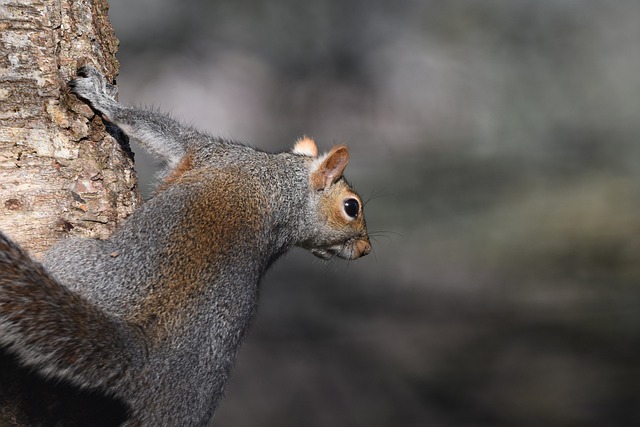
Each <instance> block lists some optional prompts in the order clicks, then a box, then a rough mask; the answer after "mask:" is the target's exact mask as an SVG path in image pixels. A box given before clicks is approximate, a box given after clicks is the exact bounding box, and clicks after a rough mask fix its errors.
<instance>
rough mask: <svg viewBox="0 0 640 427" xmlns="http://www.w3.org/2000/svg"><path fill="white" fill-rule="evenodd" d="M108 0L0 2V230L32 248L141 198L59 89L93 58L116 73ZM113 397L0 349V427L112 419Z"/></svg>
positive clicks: (128, 166) (129, 173) (117, 410)
mask: <svg viewBox="0 0 640 427" xmlns="http://www.w3.org/2000/svg"><path fill="white" fill-rule="evenodd" d="M107 11H108V5H107V2H106V1H105V0H0V229H1V230H2V231H3V232H5V233H6V234H8V235H9V236H10V237H11V238H13V239H14V240H15V241H17V242H19V243H20V244H21V245H22V246H23V247H24V248H26V249H28V250H29V251H30V252H31V253H32V254H34V255H38V254H41V253H42V252H44V251H45V250H46V249H47V248H48V247H50V246H51V245H52V244H53V243H55V241H56V240H58V239H60V238H62V237H64V236H66V235H83V236H90V237H106V236H108V235H109V234H110V233H111V232H112V231H113V230H114V228H115V227H116V226H117V225H118V223H119V222H121V221H122V220H123V219H124V218H125V217H127V216H128V215H129V214H130V213H131V212H132V211H133V209H134V208H135V207H136V206H137V205H138V203H139V201H140V198H139V194H138V190H137V178H136V176H135V174H134V172H133V161H132V156H131V154H130V152H129V151H127V149H123V147H122V144H121V143H122V141H119V142H118V141H116V140H115V139H114V138H113V137H111V136H110V135H109V134H108V132H107V130H106V129H105V127H104V125H103V123H102V121H101V120H100V118H99V117H96V116H95V115H94V113H93V112H92V110H91V109H90V108H89V107H87V106H86V105H85V104H83V103H82V102H80V101H78V100H77V99H76V98H75V96H73V95H71V94H70V93H69V91H68V90H67V88H66V82H67V81H68V80H69V79H70V78H71V77H73V76H74V75H75V72H76V69H77V68H78V67H79V66H81V65H84V64H86V63H91V64H93V65H94V66H96V67H97V68H98V69H100V70H101V71H103V72H104V73H105V74H106V75H107V76H108V77H110V78H113V77H114V76H115V75H116V74H117V72H118V66H119V64H118V61H117V60H116V59H115V52H116V50H117V47H118V41H117V39H116V38H115V35H114V33H113V29H112V27H111V25H110V23H109V19H108V15H107ZM126 410H127V408H126V407H125V406H124V405H123V404H122V403H121V402H118V401H116V400H114V399H109V398H107V397H105V396H102V395H100V394H97V393H93V392H91V391H86V390H78V389H77V388H75V387H73V386H70V385H68V384H61V383H59V382H56V381H46V380H44V379H43V378H42V377H40V376H39V375H37V374H35V373H33V372H30V371H29V370H28V369H24V368H22V367H20V366H19V365H18V364H17V362H16V360H15V358H14V357H13V356H12V355H10V354H7V353H6V352H5V351H3V350H2V349H0V427H4V426H20V427H23V426H45V425H46V426H60V425H64V426H76V425H77V426H86V425H118V424H120V422H122V420H123V419H124V418H125V417H126Z"/></svg>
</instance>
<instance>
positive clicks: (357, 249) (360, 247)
mask: <svg viewBox="0 0 640 427" xmlns="http://www.w3.org/2000/svg"><path fill="white" fill-rule="evenodd" d="M369 252H371V242H369V239H368V238H366V237H365V238H364V239H362V240H358V241H357V242H356V244H355V245H354V248H353V258H354V259H355V258H360V257H362V256H365V255H368V254H369Z"/></svg>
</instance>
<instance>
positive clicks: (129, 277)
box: [0, 66, 371, 426]
mask: <svg viewBox="0 0 640 427" xmlns="http://www.w3.org/2000/svg"><path fill="white" fill-rule="evenodd" d="M68 86H69V88H70V90H71V92H72V93H74V94H75V95H76V96H77V97H78V98H79V99H80V100H82V101H84V102H86V103H87V104H88V105H89V106H90V107H91V108H92V109H93V110H94V111H95V112H96V113H97V114H99V115H100V116H101V117H102V119H103V120H104V121H105V122H108V123H110V124H113V125H116V126H117V127H119V128H120V129H121V130H122V131H123V132H124V133H125V134H126V135H127V136H129V137H132V138H135V139H137V140H139V141H140V142H141V144H142V145H143V146H144V147H145V148H146V149H148V150H149V151H150V152H151V153H153V154H155V155H157V156H160V157H161V158H162V159H163V160H164V162H165V163H166V165H167V171H166V173H165V174H164V178H163V180H162V182H161V184H160V185H159V188H158V190H157V192H156V194H155V195H154V196H153V197H152V198H151V199H150V200H148V201H146V202H145V203H144V204H143V205H142V206H141V207H140V208H139V209H138V210H136V211H135V212H134V213H133V214H132V215H131V216H130V217H129V218H127V220H125V221H124V223H123V224H122V225H121V226H120V228H119V229H117V230H116V231H115V232H114V233H113V234H112V235H111V236H110V237H109V238H108V239H106V240H97V239H82V238H68V239H63V240H62V241H61V242H59V243H58V244H56V245H55V246H54V247H52V248H51V249H50V250H49V251H48V252H46V253H45V255H44V258H43V260H42V263H39V262H36V261H35V260H33V259H31V258H30V257H29V256H28V255H27V254H26V253H25V252H24V251H23V250H22V249H20V247H19V246H18V245H16V244H15V243H13V242H12V241H10V240H9V239H8V238H6V237H5V236H4V235H2V234H1V233H0V349H4V350H5V351H7V352H9V353H10V354H12V355H15V357H16V358H17V360H18V362H19V363H20V364H21V365H22V366H25V367H28V368H29V369H30V370H33V371H35V372H38V373H39V374H41V375H42V376H44V377H46V378H52V379H55V380H58V381H65V382H68V383H71V384H73V385H75V386H78V387H80V388H82V389H89V390H98V391H101V392H103V393H105V394H106V395H108V396H113V397H115V398H117V399H120V400H121V401H123V402H124V403H125V404H126V405H127V407H128V408H129V411H128V414H127V417H128V418H127V420H126V421H124V423H123V424H122V425H124V426H204V425H208V424H209V423H210V422H211V419H212V418H213V415H214V411H215V410H216V407H217V406H218V405H219V403H220V400H221V398H222V396H223V392H224V387H225V383H226V382H227V378H228V376H229V372H230V369H231V367H232V364H233V361H234V358H235V356H236V352H237V349H238V346H239V345H240V343H241V340H242V338H243V336H244V335H245V333H246V331H247V328H248V326H249V325H250V323H251V321H252V319H253V317H254V314H255V311H256V305H257V299H258V292H259V287H260V282H261V279H262V277H263V276H264V274H265V272H266V271H267V269H268V268H269V267H270V266H271V265H272V264H273V263H274V262H275V261H276V260H277V259H278V258H280V257H281V256H282V255H283V254H284V253H285V252H287V251H288V250H289V249H291V248H293V247H302V248H304V249H307V250H309V251H310V252H311V253H312V254H314V255H316V256H318V257H320V258H322V259H330V258H333V257H336V256H337V257H339V258H343V259H347V260H353V259H356V258H359V257H361V256H364V255H367V254H368V253H369V252H370V250H371V244H370V241H369V237H368V234H367V228H366V224H365V219H364V214H363V210H362V207H363V204H362V200H361V199H360V197H359V196H358V195H357V194H356V192H355V191H354V190H353V188H352V187H351V186H350V184H349V183H348V182H347V181H346V180H345V178H344V176H343V172H344V170H345V167H346V166H347V162H348V160H349V152H348V149H347V147H346V146H344V145H339V146H336V147H334V148H332V149H331V150H330V151H329V152H328V153H325V154H322V155H318V149H317V146H316V144H315V142H314V141H313V140H312V139H311V138H308V137H303V138H301V139H299V140H298V141H297V142H296V143H295V144H294V146H293V149H292V150H290V151H286V152H280V153H267V152H264V151H261V150H258V149H255V148H252V147H249V146H247V145H244V144H241V143H238V142H235V141H230V140H226V139H221V138H217V137H213V136H210V135H209V134H207V133H203V132H201V131H198V130H196V129H194V128H193V127H190V126H186V125H183V124H181V123H179V122H178V121H177V120H175V119H173V118H171V117H168V116H166V115H163V114H161V113H159V112H155V111H149V110H145V109H142V108H136V107H129V106H123V105H121V104H119V103H118V102H117V101H116V99H115V94H116V92H117V91H116V88H115V86H113V85H111V84H109V83H108V82H107V81H106V78H105V77H104V76H103V75H102V74H101V73H100V72H98V71H97V70H96V69H95V68H93V67H91V66H84V67H82V68H80V69H79V70H78V73H77V78H75V79H73V80H71V81H70V82H69V84H68ZM0 369H1V368H0Z"/></svg>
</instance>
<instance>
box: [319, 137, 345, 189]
mask: <svg viewBox="0 0 640 427" xmlns="http://www.w3.org/2000/svg"><path fill="white" fill-rule="evenodd" d="M347 163H349V150H348V149H347V147H346V146H344V145H339V146H337V147H333V149H332V150H331V151H330V152H329V153H328V154H325V155H324V156H323V157H321V158H319V159H318V160H317V161H316V163H315V166H314V167H313V169H312V171H311V187H312V188H313V189H314V190H316V191H320V190H324V189H325V188H327V187H328V186H330V185H331V184H333V183H334V182H336V181H337V180H339V179H340V177H342V173H343V172H344V168H346V167H347Z"/></svg>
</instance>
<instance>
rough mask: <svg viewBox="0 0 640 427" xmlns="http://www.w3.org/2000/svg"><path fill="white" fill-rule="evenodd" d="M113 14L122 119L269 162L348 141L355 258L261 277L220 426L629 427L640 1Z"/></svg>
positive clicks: (319, 4)
mask: <svg viewBox="0 0 640 427" xmlns="http://www.w3.org/2000/svg"><path fill="white" fill-rule="evenodd" d="M110 16H111V18H112V21H113V25H114V27H115V28H116V34H117V36H118V37H119V38H120V40H121V47H120V54H119V59H120V61H121V64H122V68H121V75H120V77H119V78H118V83H119V86H120V99H121V100H122V101H123V102H125V103H134V104H145V105H152V106H155V107H158V108H160V109H162V110H165V111H171V112H172V113H173V114H174V115H175V116H177V117H179V118H182V119H184V120H185V121H187V122H189V123H192V124H194V125H196V126H197V127H200V128H203V129H207V130H209V131H211V132H212V133H214V134H218V135H222V136H226V137H232V138H236V139H238V140H241V141H245V142H248V143H250V144H252V145H255V146H258V147H260V148H263V149H269V150H284V149H288V148H289V147H290V146H291V145H292V143H293V142H294V140H295V139H296V138H297V137H299V136H301V135H303V134H307V135H310V136H313V137H314V138H315V139H316V140H317V142H318V144H319V146H320V148H321V150H327V149H329V148H330V147H331V145H332V144H336V143H347V144H348V145H349V147H350V149H351V155H352V159H351V163H350V164H349V167H348V168H347V176H348V178H349V179H350V180H351V181H352V182H353V183H354V185H355V187H356V188H357V189H358V190H359V192H360V193H361V195H362V196H363V198H364V199H367V200H368V203H367V205H366V208H365V209H366V217H367V220H368V225H369V229H370V231H371V234H372V235H373V236H374V237H375V240H374V242H373V245H374V252H373V253H372V254H371V255H370V256H368V257H366V258H364V259H362V260H358V261H356V262H351V263H346V262H342V261H336V262H334V263H330V264H324V263H322V262H320V261H318V260H316V259H315V258H314V257H313V256H312V255H310V254H308V253H305V252H303V251H294V253H293V254H291V255H290V256H288V257H287V258H286V259H285V260H284V261H283V262H280V263H279V264H278V265H277V266H276V267H275V268H274V269H273V270H272V271H270V273H269V274H268V277H267V279H266V280H265V282H264V284H263V288H262V295H261V303H260V309H259V314H258V317H257V319H256V322H255V324H254V327H253V328H252V330H251V332H250V334H249V336H248V339H247V341H246V344H245V345H244V346H243V348H242V349H241V353H240V358H239V360H238V363H237V366H236V369H235V370H234V372H233V375H232V381H231V383H230V385H229V388H228V397H227V399H226V400H225V401H224V403H223V405H222V407H221V408H220V410H219V412H218V414H217V415H216V423H215V424H216V425H218V426H234V427H243V426H279V427H282V426H311V427H313V426H323V427H324V426H337V427H341V426H344V427H347V426H348V427H352V426H367V427H375V426H425V425H434V426H529V425H530V426H541V425H544V426H571V425H581V426H604V425H606V426H630V425H640V414H639V411H640V409H638V408H640V405H639V404H640V398H639V397H638V382H639V380H640V366H639V363H638V356H639V354H640V339H639V332H640V292H639V290H638V279H640V242H639V239H638V237H639V232H640V185H639V182H640V181H639V179H640V169H639V168H638V166H639V163H640V156H639V155H640V148H639V147H638V135H640V120H639V118H640V117H639V112H640V3H638V2H636V1H632V0H628V1H625V0H619V1H589V0H583V1H578V0H564V1H557V0H529V1H524V0H516V1H497V0H496V1H489V0H477V1H446V2H445V1H435V0H432V1H424V0H423V1H417V0H416V1H411V0H396V1H393V2H391V1H381V0H374V1H372V0H370V1H363V0H360V1H338V0H327V1H316V2H302V1H294V0H278V1H271V2H259V1H249V0H235V1H230V0H225V1H205V0H200V1H193V0H192V1H185V0H183V1H179V0H112V1H111V11H110ZM138 152H140V150H138ZM136 159H137V160H138V163H139V165H140V166H139V167H140V169H141V170H142V172H143V179H144V183H145V184H144V185H145V189H146V190H145V192H146V194H147V195H148V194H149V190H148V186H149V185H150V182H151V181H152V180H153V179H152V178H150V177H149V173H148V172H147V170H148V167H147V166H145V165H146V164H147V163H146V160H145V159H144V158H143V157H142V156H141V155H140V154H137V157H136Z"/></svg>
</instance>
